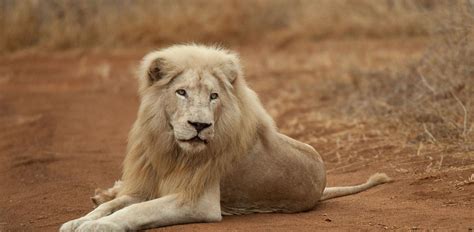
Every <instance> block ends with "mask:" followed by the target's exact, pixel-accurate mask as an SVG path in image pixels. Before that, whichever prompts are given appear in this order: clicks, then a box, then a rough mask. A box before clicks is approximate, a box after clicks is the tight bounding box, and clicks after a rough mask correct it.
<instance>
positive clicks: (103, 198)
mask: <svg viewBox="0 0 474 232" xmlns="http://www.w3.org/2000/svg"><path fill="white" fill-rule="evenodd" d="M121 188H122V181H120V180H118V181H115V184H114V186H112V188H109V189H107V190H103V189H100V188H98V189H96V190H95V195H94V196H93V197H91V200H92V203H94V205H95V206H99V205H100V204H103V203H105V202H107V201H111V200H113V199H115V197H117V194H118V193H119V191H120V189H121Z"/></svg>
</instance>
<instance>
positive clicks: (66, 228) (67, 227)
mask: <svg viewBox="0 0 474 232" xmlns="http://www.w3.org/2000/svg"><path fill="white" fill-rule="evenodd" d="M88 221H90V219H87V218H79V219H75V220H71V221H68V222H66V223H64V224H63V225H62V226H61V228H60V229H59V231H60V232H73V231H75V230H76V229H77V228H78V227H79V226H81V225H82V224H83V223H85V222H88Z"/></svg>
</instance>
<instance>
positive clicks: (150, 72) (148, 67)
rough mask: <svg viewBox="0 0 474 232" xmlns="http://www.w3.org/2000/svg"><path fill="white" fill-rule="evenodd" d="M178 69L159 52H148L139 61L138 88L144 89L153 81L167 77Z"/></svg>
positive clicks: (174, 73)
mask: <svg viewBox="0 0 474 232" xmlns="http://www.w3.org/2000/svg"><path fill="white" fill-rule="evenodd" d="M178 71H179V70H178V69H177V68H176V67H174V66H173V65H171V64H170V62H168V61H167V60H166V59H165V58H163V56H162V54H160V53H159V52H151V53H148V54H147V55H146V56H145V57H143V59H142V62H141V63H140V68H139V73H138V82H139V83H138V84H139V88H140V90H145V89H146V88H147V87H150V86H152V85H153V84H154V83H155V82H158V81H161V80H165V79H169V78H170V77H172V76H173V75H176V73H177V72H178Z"/></svg>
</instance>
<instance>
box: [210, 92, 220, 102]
mask: <svg viewBox="0 0 474 232" xmlns="http://www.w3.org/2000/svg"><path fill="white" fill-rule="evenodd" d="M218 97H219V94H217V93H211V100H215V99H217V98H218Z"/></svg>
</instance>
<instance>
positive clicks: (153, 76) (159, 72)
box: [146, 58, 165, 84]
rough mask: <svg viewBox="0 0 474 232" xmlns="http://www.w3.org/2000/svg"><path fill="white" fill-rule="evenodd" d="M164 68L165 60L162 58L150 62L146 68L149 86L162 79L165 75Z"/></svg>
mask: <svg viewBox="0 0 474 232" xmlns="http://www.w3.org/2000/svg"><path fill="white" fill-rule="evenodd" d="M164 66H165V60H164V59H163V58H156V59H155V60H152V61H151V62H150V64H149V65H148V68H147V73H146V75H147V78H148V81H149V82H150V84H152V83H153V82H156V81H159V80H160V79H162V78H163V77H164V75H165V73H164V68H165V67H164Z"/></svg>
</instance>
